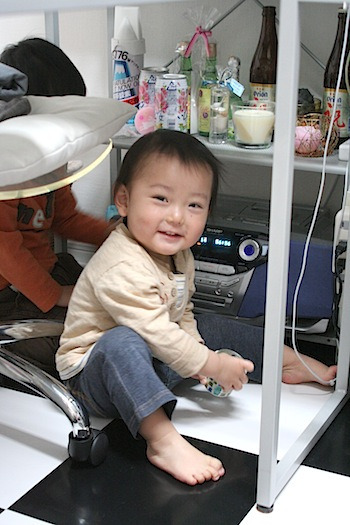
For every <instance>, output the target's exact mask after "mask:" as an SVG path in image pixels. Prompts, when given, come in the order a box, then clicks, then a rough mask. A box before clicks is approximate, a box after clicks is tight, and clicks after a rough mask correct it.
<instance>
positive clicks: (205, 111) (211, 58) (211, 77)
mask: <svg viewBox="0 0 350 525" xmlns="http://www.w3.org/2000/svg"><path fill="white" fill-rule="evenodd" d="M208 53H209V54H208V56H207V57H206V60H205V68H204V71H203V74H202V81H201V85H200V87H199V94H198V132H199V134H200V135H202V136H204V137H208V136H209V130H210V95H211V87H212V86H213V85H214V84H216V83H217V72H216V43H214V42H211V43H209V45H208Z"/></svg>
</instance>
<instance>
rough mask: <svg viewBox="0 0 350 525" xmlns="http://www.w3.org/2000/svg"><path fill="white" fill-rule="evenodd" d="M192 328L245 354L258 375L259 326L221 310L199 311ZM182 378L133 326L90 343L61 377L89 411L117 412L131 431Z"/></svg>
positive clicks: (168, 403)
mask: <svg viewBox="0 0 350 525" xmlns="http://www.w3.org/2000/svg"><path fill="white" fill-rule="evenodd" d="M197 322H198V328H199V331H200V333H201V334H202V337H203V339H204V340H205V342H206V344H207V345H208V346H209V348H211V349H213V350H218V349H220V348H230V349H232V350H236V351H237V352H239V353H240V354H241V355H242V356H243V357H246V358H247V359H251V360H252V361H253V362H254V364H255V370H254V372H253V374H251V379H253V380H255V381H260V380H261V362H262V342H263V330H262V329H261V328H258V327H252V326H250V325H247V324H244V323H240V322H237V321H236V320H233V319H229V318H227V317H224V316H218V315H214V314H200V315H198V317H197ZM181 380H182V378H181V377H180V376H179V375H178V374H177V373H176V372H174V371H173V370H171V369H170V368H169V367H168V366H167V365H165V364H164V363H161V362H160V361H158V360H157V359H154V358H153V357H152V354H151V351H150V349H149V347H148V346H147V344H146V343H145V341H144V340H143V339H142V338H141V337H140V336H139V335H138V334H137V333H136V332H134V331H133V330H131V329H130V328H126V327H124V326H120V327H116V328H113V329H111V330H109V331H108V332H107V333H106V334H104V335H103V336H102V337H101V339H100V340H99V341H98V342H97V343H96V344H95V346H94V348H93V349H92V352H91V354H90V356H89V359H88V362H87V363H86V365H85V367H84V369H83V370H82V371H81V372H80V373H79V374H78V375H77V376H75V377H73V378H72V379H69V380H68V381H66V384H67V386H68V387H69V389H70V390H71V392H72V393H73V395H74V396H75V397H76V398H77V399H79V401H80V402H81V403H82V404H83V405H84V406H85V408H86V409H87V410H88V412H89V413H90V414H92V415H97V416H104V417H113V418H115V417H121V418H122V419H123V420H124V422H125V424H126V425H127V427H128V428H129V430H130V432H131V434H132V435H133V436H134V437H136V436H137V433H138V430H139V427H140V424H141V422H142V420H143V419H144V418H145V417H147V416H149V415H150V414H152V413H153V412H155V411H156V410H157V409H158V408H160V407H163V408H164V410H165V412H166V413H167V415H168V417H169V418H170V417H171V414H172V412H173V410H174V408H175V405H176V397H175V396H174V394H173V393H172V392H171V389H172V388H174V387H175V386H176V385H177V384H178V383H179V382H180V381H181Z"/></svg>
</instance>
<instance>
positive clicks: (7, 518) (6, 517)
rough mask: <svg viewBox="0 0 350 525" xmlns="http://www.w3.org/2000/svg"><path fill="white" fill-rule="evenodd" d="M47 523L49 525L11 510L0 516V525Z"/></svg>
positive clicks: (38, 524) (39, 524)
mask: <svg viewBox="0 0 350 525" xmlns="http://www.w3.org/2000/svg"><path fill="white" fill-rule="evenodd" d="M45 523H46V525H47V522H46V521H41V520H36V519H35V518H31V517H29V516H25V515H24V514H19V513H18V512H12V511H11V510H5V512H3V513H2V514H0V525H44V524H45Z"/></svg>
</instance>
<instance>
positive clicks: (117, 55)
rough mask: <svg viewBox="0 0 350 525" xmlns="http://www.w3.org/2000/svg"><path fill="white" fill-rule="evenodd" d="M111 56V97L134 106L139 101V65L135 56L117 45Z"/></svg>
mask: <svg viewBox="0 0 350 525" xmlns="http://www.w3.org/2000/svg"><path fill="white" fill-rule="evenodd" d="M112 58H113V98H114V99H115V100H121V101H122V102H128V103H129V104H131V105H133V106H136V105H137V104H138V101H139V76H140V67H139V65H138V64H137V62H136V57H134V56H132V55H130V53H129V52H128V51H126V50H125V48H123V47H122V46H119V45H117V46H116V47H115V48H114V50H113V53H112Z"/></svg>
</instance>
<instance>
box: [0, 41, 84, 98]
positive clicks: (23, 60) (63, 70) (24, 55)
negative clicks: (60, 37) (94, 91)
mask: <svg viewBox="0 0 350 525" xmlns="http://www.w3.org/2000/svg"><path fill="white" fill-rule="evenodd" d="M0 62H3V63H4V64H7V65H8V66H12V67H14V68H16V69H18V70H19V71H22V73H24V74H25V75H27V77H28V91H27V95H39V96H47V97H49V96H57V97H59V96H63V95H81V96H85V95H86V86H85V82H84V80H83V77H82V76H81V74H80V73H79V71H78V69H77V68H76V67H75V65H74V64H73V62H72V61H71V60H70V59H69V58H68V56H67V55H66V54H65V53H64V52H63V51H62V49H60V48H59V47H57V46H56V45H55V44H52V43H51V42H49V41H48V40H44V39H43V38H26V39H24V40H21V41H20V42H18V43H17V44H11V45H9V46H7V47H6V48H5V49H4V51H3V52H2V53H1V55H0Z"/></svg>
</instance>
